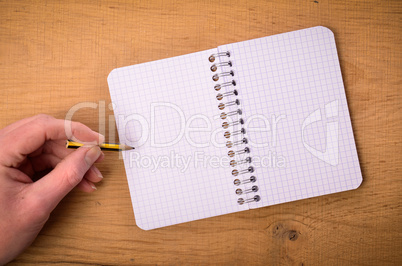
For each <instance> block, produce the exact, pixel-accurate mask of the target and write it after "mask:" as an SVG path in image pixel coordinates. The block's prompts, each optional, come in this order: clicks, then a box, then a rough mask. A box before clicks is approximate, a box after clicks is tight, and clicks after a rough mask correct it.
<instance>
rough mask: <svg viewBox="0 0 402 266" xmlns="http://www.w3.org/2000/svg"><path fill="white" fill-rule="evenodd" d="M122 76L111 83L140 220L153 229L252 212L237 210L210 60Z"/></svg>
mask: <svg viewBox="0 0 402 266" xmlns="http://www.w3.org/2000/svg"><path fill="white" fill-rule="evenodd" d="M216 52H217V49H212V50H207V51H203V52H198V53H193V54H188V55H184V56H179V57H173V58H168V59H164V60H159V61H154V62H149V63H144V64H139V65H133V66H129V67H123V68H118V69H115V70H113V71H112V72H111V74H110V75H109V77H108V84H109V90H110V94H111V98H112V102H113V105H114V113H115V117H116V123H117V128H118V133H119V138H120V142H122V143H125V144H127V145H131V146H134V147H135V150H132V151H125V152H123V155H124V165H125V169H126V174H127V179H128V184H129V188H130V193H131V198H132V204H133V209H134V215H135V219H136V223H137V225H138V226H139V227H140V228H142V229H153V228H158V227H163V226H167V225H172V224H177V223H183V222H187V221H192V220H197V219H201V218H206V217H211V216H216V215H221V214H226V213H231V212H235V211H241V210H244V209H248V206H245V205H243V206H240V205H238V204H237V196H236V195H235V193H234V190H233V180H231V179H230V178H228V176H230V166H229V159H228V158H227V155H226V152H227V151H226V149H225V148H224V140H223V129H221V121H220V120H221V119H220V118H219V114H220V112H219V110H218V108H217V104H218V103H217V100H216V98H215V91H214V89H213V87H214V85H215V83H214V82H213V81H212V78H211V77H212V74H211V71H210V69H209V67H210V62H209V61H208V57H209V56H210V55H211V54H213V53H216Z"/></svg>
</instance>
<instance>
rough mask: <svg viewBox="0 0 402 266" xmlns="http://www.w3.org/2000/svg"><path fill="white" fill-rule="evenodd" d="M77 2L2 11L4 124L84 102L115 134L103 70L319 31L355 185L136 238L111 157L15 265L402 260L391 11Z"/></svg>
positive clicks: (366, 4) (386, 7) (88, 115)
mask: <svg viewBox="0 0 402 266" xmlns="http://www.w3.org/2000/svg"><path fill="white" fill-rule="evenodd" d="M82 2H86V3H82ZM82 2H81V1H78V0H77V1H51V0H49V1H42V3H39V1H0V80H1V87H0V118H1V119H0V127H4V126H6V125H7V124H10V123H12V122H14V121H16V120H19V119H22V118H24V117H27V116H32V115H35V114H38V113H47V114H50V115H53V116H55V117H57V118H65V117H66V115H67V113H68V112H69V110H71V108H72V107H74V106H76V105H77V104H86V106H88V107H87V108H81V109H79V110H78V111H77V112H76V113H75V114H74V116H73V119H74V120H76V121H80V122H83V123H86V124H87V125H89V126H90V127H91V128H92V129H94V130H100V131H101V132H105V133H106V135H107V136H108V137H109V136H112V138H113V136H114V135H115V134H116V132H115V127H114V120H113V119H112V117H111V116H110V115H112V114H113V113H112V111H110V110H109V109H108V108H107V107H108V104H109V103H110V96H109V92H108V86H107V82H106V77H107V75H108V73H109V72H110V71H111V70H112V69H114V68H116V67H121V66H126V65H132V64H137V63H142V62H147V61H151V60H156V59H162V58H167V57H172V56H177V55H183V54H187V53H190V52H196V51H201V50H205V49H209V48H214V47H216V46H218V45H221V44H226V43H231V42H237V41H243V40H248V39H251V38H256V37H264V36H268V35H273V34H277V33H283V32H287V31H292V30H298V29H302V28H307V27H312V26H317V25H323V26H326V27H328V28H330V29H331V30H332V31H333V32H334V33H335V38H336V42H337V48H338V53H339V57H340V63H341V67H342V72H343V73H342V74H343V78H344V83H345V88H346V95H347V99H348V104H349V108H350V113H351V118H352V123H353V128H354V134H355V138H356V143H357V148H358V153H359V158H360V162H361V168H362V173H363V179H364V181H363V184H362V185H361V187H360V188H359V189H357V190H355V191H350V192H344V193H338V194H333V195H329V196H323V197H318V198H312V199H307V200H302V201H297V202H292V203H286V204H281V205H276V206H272V207H266V208H260V209H258V210H252V211H247V212H241V213H235V214H231V215H224V216H220V217H215V218H210V219H204V220H200V221H195V222H190V223H185V224H181V225H176V226H170V227H165V228H162V229H157V230H152V231H143V230H141V229H139V228H138V227H137V226H136V224H135V219H134V218H133V211H132V207H131V201H130V196H129V190H128V185H127V181H126V176H125V172H124V168H123V162H122V160H120V159H119V158H118V155H117V154H107V159H106V161H105V162H104V163H103V164H101V165H99V168H100V169H101V170H102V172H103V174H104V176H105V178H104V181H103V182H102V184H100V185H99V188H98V191H96V192H95V193H93V194H84V193H81V192H79V191H74V192H73V193H71V194H70V195H69V196H68V197H67V198H65V199H64V200H63V201H62V203H61V204H60V205H59V206H58V207H57V209H56V210H55V211H54V213H53V214H52V216H51V218H50V220H49V222H48V223H47V224H46V226H45V228H44V229H43V231H42V232H41V233H40V235H39V237H38V238H37V239H36V241H35V242H34V244H33V245H32V246H31V247H30V248H28V249H27V250H26V251H25V252H24V253H23V254H22V255H21V256H19V257H18V258H17V259H16V260H14V261H13V262H12V263H11V264H12V265H13V264H20V265H21V264H34V263H39V264H41V265H44V264H50V263H55V264H59V265H67V264H88V265H89V264H90V265H97V264H102V265H130V264H183V263H185V264H193V263H196V264H207V263H216V264H260V265H262V264H268V265H281V264H294V265H343V264H354V265H355V264H364V265H392V264H394V265H397V264H399V265H400V264H401V263H402V252H401V250H402V234H401V228H402V227H401V221H402V219H401V218H402V217H401V214H402V209H401V195H402V193H401V191H400V190H401V177H402V173H401V162H402V160H401V159H402V158H401V157H402V156H401V153H402V149H401V148H402V147H401V143H402V142H401V136H402V132H401V129H402V127H401V122H402V120H401V118H402V117H401V113H402V111H401V103H402V101H401V100H402V99H401V89H402V88H401V76H402V75H401V74H402V73H401V69H402V64H401V56H402V53H401V47H402V42H401V33H402V32H401V29H402V23H401V12H402V2H401V1H336V2H335V1H333V2H328V1H323V0H317V1H290V0H289V1H281V2H278V3H275V2H272V1H234V0H232V1H188V2H185V3H182V2H180V1H145V0H144V1H138V2H133V3H131V2H129V1H119V0H114V1H95V0H93V1H82ZM83 102H84V103H83ZM85 102H87V103H85ZM90 103H92V105H94V104H95V105H96V106H95V107H96V108H91V107H89V106H90ZM80 106H82V105H80ZM104 106H105V107H106V111H105V112H103V111H102V110H103V109H104V108H103V107H104ZM93 107H94V106H93ZM99 110H101V111H99ZM109 124H110V125H111V126H110V129H109Z"/></svg>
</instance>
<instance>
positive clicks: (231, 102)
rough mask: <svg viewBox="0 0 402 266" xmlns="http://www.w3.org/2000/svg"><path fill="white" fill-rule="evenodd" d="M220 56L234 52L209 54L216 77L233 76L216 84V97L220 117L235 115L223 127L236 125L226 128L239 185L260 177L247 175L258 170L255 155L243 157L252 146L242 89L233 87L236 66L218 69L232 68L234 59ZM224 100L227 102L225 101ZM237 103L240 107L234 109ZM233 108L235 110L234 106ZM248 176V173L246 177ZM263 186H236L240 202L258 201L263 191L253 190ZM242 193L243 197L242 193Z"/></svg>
mask: <svg viewBox="0 0 402 266" xmlns="http://www.w3.org/2000/svg"><path fill="white" fill-rule="evenodd" d="M219 57H223V58H225V59H226V58H229V57H230V52H229V51H227V52H221V53H216V54H212V55H210V56H209V58H208V60H209V62H211V63H213V64H212V65H211V67H210V70H211V72H216V73H215V74H213V76H212V80H213V81H215V82H218V81H219V80H220V79H221V78H223V79H224V78H225V77H230V78H232V80H231V81H227V82H222V83H219V84H216V85H215V86H214V89H215V91H217V92H219V93H217V94H216V99H217V101H219V102H220V103H219V104H218V109H219V110H222V112H221V114H220V118H221V119H222V120H227V119H228V118H232V119H231V121H224V122H222V128H224V129H229V128H233V130H229V131H225V132H224V134H223V136H224V137H225V138H227V139H230V138H232V140H228V141H227V142H226V147H227V148H228V149H230V150H229V151H228V156H229V157H230V158H232V160H231V161H230V166H232V167H234V168H235V169H233V170H232V175H233V176H234V177H236V178H235V179H234V181H233V184H234V185H235V186H240V185H245V184H249V183H255V182H256V181H257V178H256V177H255V176H253V175H251V176H249V177H247V176H248V175H249V174H251V173H253V172H254V167H253V166H251V161H252V159H251V157H250V156H247V157H246V158H244V157H241V156H244V155H245V154H249V153H250V148H249V147H247V146H246V145H247V144H248V140H247V138H246V137H245V136H244V135H245V134H246V130H245V129H244V128H243V124H244V120H243V118H241V115H242V114H243V112H242V110H241V109H240V108H238V107H236V106H239V105H240V100H239V99H237V96H238V94H239V93H238V91H237V90H236V89H234V88H233V89H232V88H231V87H234V86H236V81H235V80H234V78H233V77H234V76H235V72H234V71H233V70H231V69H230V70H229V71H221V72H217V71H218V69H221V70H224V69H227V68H231V67H232V66H233V62H232V61H230V60H227V61H223V62H219V63H214V62H215V60H216V59H217V58H219ZM222 88H227V89H228V91H226V92H220V90H221V89H222ZM221 101H223V102H221ZM233 107H236V109H234V110H233ZM230 109H232V110H230ZM239 126H240V129H236V130H235V129H234V128H235V127H239ZM235 136H241V139H239V140H235V139H234V137H235ZM238 176H242V178H240V177H239V178H237V177H238ZM243 176H246V177H243ZM258 190H259V188H258V186H257V185H253V186H251V188H247V189H242V188H236V189H235V191H234V192H235V194H236V195H238V196H239V198H238V200H237V203H238V204H239V205H242V204H245V203H251V202H257V201H260V200H261V197H260V196H259V195H254V196H249V195H250V194H253V193H257V192H258ZM240 196H242V197H240Z"/></svg>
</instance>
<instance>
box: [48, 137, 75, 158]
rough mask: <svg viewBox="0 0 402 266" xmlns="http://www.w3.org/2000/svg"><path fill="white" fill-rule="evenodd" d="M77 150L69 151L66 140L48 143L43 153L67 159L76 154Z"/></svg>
mask: <svg viewBox="0 0 402 266" xmlns="http://www.w3.org/2000/svg"><path fill="white" fill-rule="evenodd" d="M74 151H75V149H67V148H66V141H65V140H52V141H47V142H46V143H45V145H44V146H43V151H42V152H43V153H48V154H54V155H56V156H57V157H59V158H60V159H63V158H65V157H66V156H68V155H69V154H71V153H72V152H74Z"/></svg>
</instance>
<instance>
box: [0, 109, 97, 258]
mask: <svg viewBox="0 0 402 266" xmlns="http://www.w3.org/2000/svg"><path fill="white" fill-rule="evenodd" d="M67 139H73V140H77V141H80V142H84V143H88V144H89V145H85V146H84V147H80V148H79V149H77V150H74V151H72V150H68V149H66V147H65V141H66V140H67ZM103 141H104V137H103V136H102V135H100V134H99V133H96V132H94V131H92V130H91V129H89V128H88V127H86V126H84V125H83V124H80V123H77V122H71V121H64V120H59V119H55V118H53V117H51V116H47V115H38V116H34V117H30V118H26V119H23V120H21V121H18V122H15V123H14V124H11V125H9V126H7V127H5V128H3V129H1V130H0V147H1V148H0V149H1V151H0V265H2V264H5V263H7V262H9V261H10V260H12V259H13V258H15V257H16V256H17V255H18V254H19V253H21V252H22V251H23V250H24V249H25V248H26V247H28V246H29V245H30V244H31V243H32V242H33V240H34V239H35V237H36V236H37V235H38V233H39V231H40V230H41V229H42V227H43V225H44V224H45V222H46V221H47V220H48V218H49V215H50V213H51V212H52V210H53V209H54V208H55V207H56V206H57V204H58V203H59V202H60V200H61V199H63V197H64V196H66V194H67V193H68V192H70V191H71V190H72V189H73V188H74V187H76V186H77V187H79V188H80V189H81V190H83V191H85V192H92V191H94V190H95V189H96V187H95V186H94V183H96V182H99V181H101V180H102V175H101V173H100V171H99V170H98V169H97V168H96V167H95V166H94V165H93V164H94V163H95V162H98V161H101V160H102V159H103V157H104V155H103V153H102V152H101V150H100V148H99V146H96V144H99V143H102V142H103ZM53 168H54V169H53ZM46 169H53V170H52V171H51V172H49V173H48V174H46V175H45V176H43V177H40V176H39V177H38V176H37V175H38V174H40V173H41V172H43V171H44V170H46ZM38 178H39V179H38ZM36 179H38V180H36ZM35 180H36V181H35Z"/></svg>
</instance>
